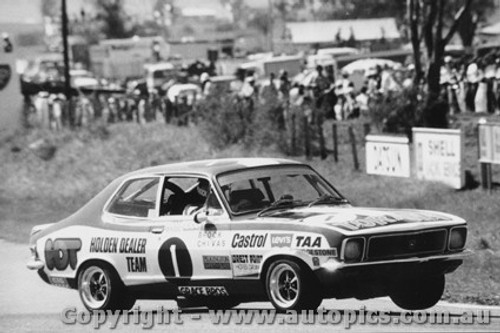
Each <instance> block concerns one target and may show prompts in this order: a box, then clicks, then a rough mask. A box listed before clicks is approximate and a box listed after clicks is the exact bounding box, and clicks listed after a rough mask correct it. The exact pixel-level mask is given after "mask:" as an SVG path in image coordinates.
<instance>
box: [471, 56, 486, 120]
mask: <svg viewBox="0 0 500 333" xmlns="http://www.w3.org/2000/svg"><path fill="white" fill-rule="evenodd" d="M474 111H475V112H488V83H487V81H486V78H485V77H484V73H483V68H482V66H481V67H479V66H478V85H477V90H476V95H475V96H474Z"/></svg>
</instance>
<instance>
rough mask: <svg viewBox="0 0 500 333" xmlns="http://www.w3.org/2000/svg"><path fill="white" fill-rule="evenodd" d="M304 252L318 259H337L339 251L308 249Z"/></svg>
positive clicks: (334, 249)
mask: <svg viewBox="0 0 500 333" xmlns="http://www.w3.org/2000/svg"><path fill="white" fill-rule="evenodd" d="M303 251H304V252H306V253H308V254H310V255H312V256H316V257H337V249H336V248H333V249H307V250H303Z"/></svg>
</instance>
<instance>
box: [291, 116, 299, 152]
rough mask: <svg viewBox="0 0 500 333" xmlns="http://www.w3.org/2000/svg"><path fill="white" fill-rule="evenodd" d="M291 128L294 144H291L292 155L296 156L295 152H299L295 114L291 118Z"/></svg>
mask: <svg viewBox="0 0 500 333" xmlns="http://www.w3.org/2000/svg"><path fill="white" fill-rule="evenodd" d="M291 123H292V124H291V127H292V133H291V135H292V140H291V141H292V142H291V147H290V152H291V154H293V155H294V154H295V152H296V151H297V133H296V129H295V113H292V117H291Z"/></svg>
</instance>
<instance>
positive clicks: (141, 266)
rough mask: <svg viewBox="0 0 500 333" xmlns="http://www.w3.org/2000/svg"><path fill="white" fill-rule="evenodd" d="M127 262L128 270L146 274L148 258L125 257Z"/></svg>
mask: <svg viewBox="0 0 500 333" xmlns="http://www.w3.org/2000/svg"><path fill="white" fill-rule="evenodd" d="M125 259H126V260H127V270H128V271H129V272H131V273H146V272H147V271H148V266H147V265H146V257H125Z"/></svg>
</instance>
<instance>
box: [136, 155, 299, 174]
mask: <svg viewBox="0 0 500 333" xmlns="http://www.w3.org/2000/svg"><path fill="white" fill-rule="evenodd" d="M276 165H304V164H303V163H300V162H297V161H293V160H287V159H280V158H220V159H209V160H199V161H190V162H182V163H171V164H164V165H158V166H153V167H149V168H144V169H140V170H137V171H134V172H131V173H129V174H128V175H127V176H129V177H132V176H134V177H136V176H141V175H164V174H169V173H175V174H178V173H186V174H196V175H200V176H206V177H212V176H216V175H218V174H221V173H224V172H228V171H235V170H242V169H247V168H252V167H263V166H276Z"/></svg>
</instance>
